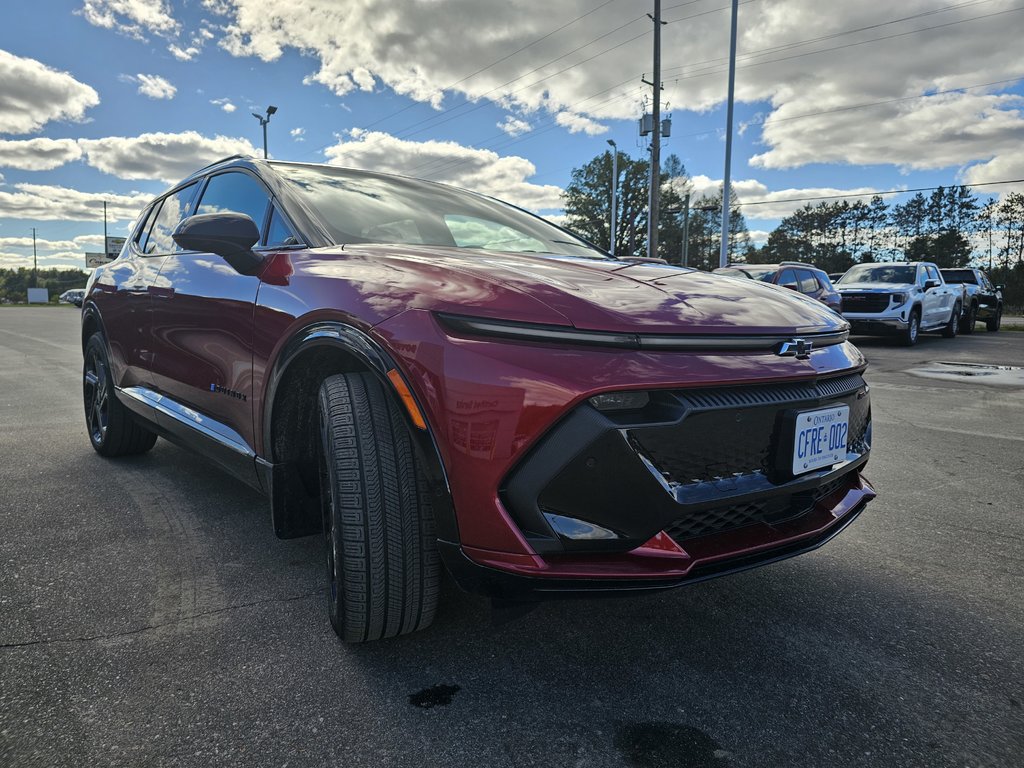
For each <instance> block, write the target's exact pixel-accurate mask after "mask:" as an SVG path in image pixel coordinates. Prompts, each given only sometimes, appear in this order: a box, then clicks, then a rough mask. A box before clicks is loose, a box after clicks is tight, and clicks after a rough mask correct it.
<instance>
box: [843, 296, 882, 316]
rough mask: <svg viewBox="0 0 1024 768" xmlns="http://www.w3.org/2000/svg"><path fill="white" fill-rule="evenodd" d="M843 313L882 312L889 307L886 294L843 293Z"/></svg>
mask: <svg viewBox="0 0 1024 768" xmlns="http://www.w3.org/2000/svg"><path fill="white" fill-rule="evenodd" d="M841 295H842V297H843V312H884V311H885V310H886V309H888V307H889V294H887V293H843V294H841Z"/></svg>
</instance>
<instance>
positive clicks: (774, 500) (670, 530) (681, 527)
mask: <svg viewBox="0 0 1024 768" xmlns="http://www.w3.org/2000/svg"><path fill="white" fill-rule="evenodd" d="M849 482H850V475H849V473H847V474H846V475H843V476H842V477H839V478H837V479H836V480H832V481H831V482H828V483H826V484H825V485H822V486H821V487H819V488H815V489H814V490H813V491H806V492H803V493H794V494H791V495H788V496H774V497H770V498H767V499H757V500H754V501H748V502H743V503H741V504H733V505H731V506H721V507H714V508H712V509H706V510H703V511H700V512H691V513H690V514H688V515H686V516H684V517H681V518H679V519H678V520H676V521H675V522H673V523H672V524H671V525H669V526H666V528H665V533H667V534H668V535H669V536H670V537H672V539H674V540H675V541H676V542H677V543H679V544H682V543H683V542H684V541H687V540H689V539H696V538H698V537H700V536H707V535H709V534H713V533H724V532H725V531H732V530H736V529H737V528H743V527H744V526H747V525H754V524H756V523H767V524H769V525H774V524H778V523H781V522H784V521H786V520H792V519H794V518H797V517H800V516H801V515H805V514H807V513H808V512H810V511H811V510H812V509H813V508H814V505H815V504H817V503H818V502H819V501H821V500H822V499H824V498H826V497H828V496H831V495H832V494H833V493H835V492H836V491H838V490H839V489H840V488H842V487H843V486H845V485H847V484H849Z"/></svg>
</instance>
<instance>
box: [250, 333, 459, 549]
mask: <svg viewBox="0 0 1024 768" xmlns="http://www.w3.org/2000/svg"><path fill="white" fill-rule="evenodd" d="M325 346H326V347H333V348H336V349H339V350H341V351H343V352H345V353H346V354H348V355H350V356H352V357H354V358H355V359H357V360H358V361H359V362H360V363H361V364H362V365H363V366H365V368H366V369H367V370H368V371H370V372H372V373H373V374H374V375H376V376H377V377H378V378H379V379H380V380H381V382H382V383H383V384H384V388H385V390H386V391H387V392H390V393H391V395H392V397H394V398H395V399H396V403H397V404H398V406H399V409H400V411H401V412H402V414H403V415H404V417H405V418H404V421H405V425H406V428H407V429H408V430H409V435H410V436H411V437H412V441H413V445H414V446H415V450H416V453H417V455H418V457H419V458H420V459H421V463H422V466H423V468H424V470H425V471H424V476H425V479H426V481H427V485H428V492H429V494H430V499H431V507H432V509H433V512H434V520H435V523H436V525H437V537H438V538H439V539H443V540H445V541H451V542H457V541H459V536H458V523H457V520H456V517H455V508H454V503H453V500H452V494H451V487H450V485H449V483H448V474H447V472H446V471H445V467H444V462H443V460H442V459H441V452H440V450H439V448H438V444H437V439H436V438H435V436H434V433H433V430H432V429H431V427H430V424H429V422H428V423H427V428H426V429H425V430H423V429H419V428H417V427H416V426H415V425H414V424H413V423H412V419H411V418H410V416H409V413H408V411H407V410H406V408H405V405H404V404H403V403H402V402H401V398H400V397H399V395H398V393H397V391H396V390H395V387H394V385H393V384H392V383H391V381H390V380H389V379H388V375H387V374H388V372H389V371H392V370H397V371H398V372H399V374H401V376H402V378H403V379H405V380H406V386H408V378H407V377H406V375H405V372H404V371H403V370H402V369H401V368H400V367H399V366H398V365H397V364H396V363H395V360H394V357H393V356H392V355H391V354H390V353H389V352H388V351H387V350H386V349H385V348H384V347H383V346H382V345H381V344H380V343H379V342H378V341H376V340H375V339H374V338H372V337H371V336H370V335H369V334H367V333H366V332H365V331H362V330H360V329H359V328H356V327H354V326H351V325H348V324H346V323H344V322H340V321H318V322H315V323H311V324H309V325H306V326H303V327H302V328H300V329H299V330H298V331H296V332H295V333H294V334H293V335H292V336H291V338H289V339H288V341H287V342H286V343H285V344H284V346H283V347H282V348H281V351H280V352H279V353H278V355H277V357H276V358H275V360H274V362H273V364H272V365H271V367H270V373H269V375H268V382H267V387H266V389H265V394H264V399H263V413H262V419H263V422H262V426H263V429H262V435H263V441H262V451H261V456H260V457H259V458H257V464H258V465H259V467H260V475H261V481H262V482H263V484H264V488H265V490H266V491H267V493H268V495H269V496H270V499H271V507H272V512H273V515H274V529H275V531H276V533H277V535H278V536H279V537H281V538H290V537H291V536H293V535H303V532H302V531H299V530H298V529H297V528H295V527H294V526H293V525H292V524H291V522H290V521H289V520H288V519H287V518H288V514H287V512H286V510H285V507H287V504H284V505H282V504H278V503H277V501H278V500H277V498H275V493H274V490H273V486H274V483H275V480H277V481H278V483H279V482H280V478H281V475H282V473H283V470H284V468H283V467H282V466H281V465H279V464H277V465H275V464H273V463H272V461H271V458H272V457H273V455H274V453H273V434H272V425H273V415H274V414H273V409H274V403H275V401H276V399H277V390H278V386H279V385H280V383H281V381H282V379H283V378H284V376H285V374H286V372H287V371H288V369H289V367H290V366H291V365H292V363H293V362H294V361H295V360H296V359H297V358H298V357H299V355H301V354H302V353H305V352H307V351H309V350H310V349H312V348H314V347H325ZM409 391H410V392H411V393H412V397H413V399H414V400H415V401H416V405H417V407H418V408H419V409H420V412H421V413H425V411H424V410H423V408H422V406H421V405H420V403H419V400H418V399H417V398H416V393H415V391H414V390H413V389H412V388H411V387H409ZM279 507H280V508H281V509H280V515H279ZM306 533H309V531H306Z"/></svg>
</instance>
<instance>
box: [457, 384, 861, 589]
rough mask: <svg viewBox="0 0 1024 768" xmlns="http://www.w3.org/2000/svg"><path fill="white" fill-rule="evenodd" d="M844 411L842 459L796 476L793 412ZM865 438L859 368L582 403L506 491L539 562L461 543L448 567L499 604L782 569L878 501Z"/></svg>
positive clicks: (507, 504)
mask: <svg viewBox="0 0 1024 768" xmlns="http://www.w3.org/2000/svg"><path fill="white" fill-rule="evenodd" d="M840 404H845V405H847V406H848V407H849V409H850V416H849V436H848V441H847V450H846V455H845V457H844V458H843V460H842V461H841V462H839V463H837V464H835V465H833V466H831V467H827V468H823V469H821V470H817V471H812V472H808V473H805V474H802V475H799V476H796V477H794V476H793V475H792V473H791V457H792V444H791V442H790V441H788V440H787V435H789V434H791V431H792V420H791V419H790V417H791V415H792V414H794V413H796V412H797V411H803V410H808V409H817V408H820V407H823V406H832V405H840ZM870 442H871V409H870V401H869V398H868V388H867V385H866V384H865V383H864V381H863V379H862V378H861V376H860V375H858V374H852V375H846V376H839V377H832V378H829V379H823V380H820V381H818V382H804V383H791V384H780V385H769V386H754V387H750V386H748V387H732V388H716V389H712V390H679V391H674V392H673V391H662V392H653V393H651V402H650V403H649V404H648V406H646V407H645V408H643V409H642V410H640V411H637V412H629V413H619V414H615V413H607V414H606V413H601V412H599V411H598V410H596V409H595V408H594V407H592V406H591V405H590V404H589V403H584V404H581V405H580V406H578V407H577V408H576V409H575V410H574V411H572V412H571V413H570V414H569V415H568V416H567V417H566V418H565V419H563V420H562V421H561V422H560V423H559V424H558V425H557V426H556V427H555V428H554V429H553V430H551V431H550V432H549V433H548V434H547V435H546V436H545V437H544V438H543V439H542V440H541V441H540V442H539V443H538V444H537V445H536V446H535V447H534V449H533V450H532V451H531V452H530V453H529V454H528V455H527V457H526V458H525V459H524V460H523V461H521V462H520V464H519V465H518V466H517V467H516V468H515V469H514V470H513V472H512V473H510V475H509V476H508V478H507V480H506V482H505V483H504V484H503V487H502V489H501V499H502V502H503V504H504V506H505V508H506V509H507V510H508V512H509V514H510V515H511V517H512V518H513V520H514V521H515V522H516V524H517V525H518V527H519V529H520V530H521V531H522V532H523V534H524V536H525V538H526V540H527V542H528V543H529V544H530V547H531V549H532V550H533V552H534V553H536V554H534V555H530V556H525V557H523V556H510V555H508V554H504V553H494V552H489V551H487V550H482V549H477V548H473V547H463V548H462V549H461V550H458V551H457V552H456V551H451V550H449V552H448V554H447V557H446V560H447V561H448V562H449V567H452V568H453V569H454V571H455V572H456V575H457V577H459V580H460V582H462V583H463V585H464V586H468V588H470V589H473V590H475V591H483V592H485V593H487V594H490V595H491V596H492V597H500V598H502V599H527V598H531V597H532V598H537V597H544V596H557V595H561V596H566V595H571V594H573V593H584V592H586V593H592V592H594V591H598V592H616V591H624V592H632V591H636V590H638V589H641V590H643V589H661V588H666V587H671V586H677V585H681V584H684V583H690V582H693V581H700V580H703V579H707V578H711V577H714V576H720V575H723V574H726V573H731V572H734V571H737V570H744V569H747V568H752V567H755V566H758V565H763V564H765V563H768V562H774V561H776V560H779V559H783V558H785V557H791V556H793V555H796V554H800V553H801V552H806V551H808V550H810V549H814V548H816V547H818V546H821V545H822V544H823V543H825V542H826V541H828V540H829V539H830V538H832V537H833V536H834V535H835V534H836V533H838V532H839V531H840V530H841V529H842V528H844V527H846V525H848V524H849V523H850V522H851V521H852V520H853V519H854V518H855V517H856V516H857V515H858V514H859V513H860V511H861V510H862V509H863V508H864V507H865V506H866V504H867V503H868V502H869V501H870V500H871V499H873V498H874V496H875V494H874V491H873V489H872V488H871V487H870V485H869V484H868V483H867V482H866V481H865V480H864V479H863V478H862V477H861V475H860V470H861V468H862V467H863V466H864V465H865V464H866V463H867V460H868V455H869V451H870ZM566 520H570V521H574V522H575V523H576V524H577V525H576V526H575V527H571V528H569V529H568V530H567V529H566V528H565V527H564V526H563V527H559V523H561V522H563V521H566ZM588 526H590V528H589V529H588ZM580 531H582V532H583V536H582V537H579V536H578V534H579V532H580ZM595 531H596V532H598V533H599V536H600V537H598V538H594V535H593V534H594V532H595ZM464 561H465V562H464ZM467 563H468V564H467ZM471 564H475V565H476V568H473V567H471ZM501 574H504V575H503V576H502V575H501Z"/></svg>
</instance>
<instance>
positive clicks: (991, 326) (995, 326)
mask: <svg viewBox="0 0 1024 768" xmlns="http://www.w3.org/2000/svg"><path fill="white" fill-rule="evenodd" d="M1002 324H1003V308H1002V307H999V308H998V309H997V310H996V316H995V317H990V318H989V319H988V320H986V321H985V329H986V330H987V331H989V332H991V333H995V332H996V331H998V330H999V326H1001V325H1002Z"/></svg>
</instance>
